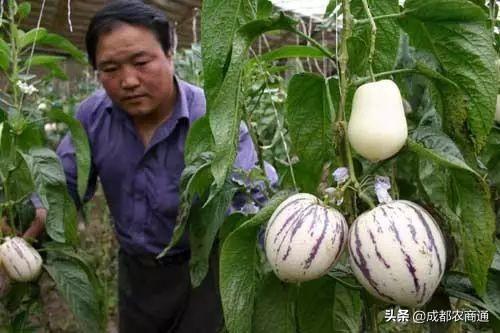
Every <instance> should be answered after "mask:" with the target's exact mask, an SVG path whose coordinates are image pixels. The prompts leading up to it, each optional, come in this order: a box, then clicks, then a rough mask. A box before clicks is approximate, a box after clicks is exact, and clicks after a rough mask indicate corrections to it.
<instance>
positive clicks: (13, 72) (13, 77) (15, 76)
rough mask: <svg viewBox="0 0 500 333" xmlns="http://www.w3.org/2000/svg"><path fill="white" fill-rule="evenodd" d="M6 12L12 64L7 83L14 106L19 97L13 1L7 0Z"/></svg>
mask: <svg viewBox="0 0 500 333" xmlns="http://www.w3.org/2000/svg"><path fill="white" fill-rule="evenodd" d="M7 7H8V12H9V28H10V48H11V54H10V57H11V60H10V62H11V64H12V70H11V73H10V77H9V81H10V83H11V85H12V92H13V95H14V96H13V97H14V103H13V104H14V105H15V106H17V105H18V101H19V96H18V91H19V88H18V87H17V86H16V84H17V81H18V75H19V73H18V67H17V65H18V64H17V62H18V60H17V54H18V50H17V26H16V23H15V20H14V1H13V0H8V4H7Z"/></svg>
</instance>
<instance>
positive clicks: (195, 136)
mask: <svg viewBox="0 0 500 333" xmlns="http://www.w3.org/2000/svg"><path fill="white" fill-rule="evenodd" d="M213 145H214V141H213V137H212V132H211V130H210V124H209V123H208V117H207V116H203V117H201V118H199V119H197V120H196V121H195V122H194V123H193V125H191V128H190V129H189V132H188V135H187V138H186V146H185V151H186V153H185V156H184V160H185V161H186V165H192V164H193V163H194V162H195V160H196V159H197V158H198V157H199V156H200V154H201V153H204V152H208V151H213Z"/></svg>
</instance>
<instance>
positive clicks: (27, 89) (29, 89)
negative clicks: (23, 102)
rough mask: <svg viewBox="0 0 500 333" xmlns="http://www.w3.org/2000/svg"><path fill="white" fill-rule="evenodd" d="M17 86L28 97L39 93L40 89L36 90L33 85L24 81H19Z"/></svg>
mask: <svg viewBox="0 0 500 333" xmlns="http://www.w3.org/2000/svg"><path fill="white" fill-rule="evenodd" d="M16 84H17V86H18V87H19V89H21V91H22V92H23V93H24V94H26V95H31V94H33V93H36V92H38V89H37V88H35V86H34V85H32V84H27V83H26V82H23V81H17V83H16Z"/></svg>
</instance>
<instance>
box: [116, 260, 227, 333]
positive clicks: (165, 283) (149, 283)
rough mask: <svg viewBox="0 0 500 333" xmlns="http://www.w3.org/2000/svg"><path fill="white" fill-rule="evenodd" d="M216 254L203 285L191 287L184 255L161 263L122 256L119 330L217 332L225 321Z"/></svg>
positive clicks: (134, 332) (138, 332)
mask: <svg viewBox="0 0 500 333" xmlns="http://www.w3.org/2000/svg"><path fill="white" fill-rule="evenodd" d="M216 268H217V260H216V258H215V256H213V258H211V264H210V270H209V272H208V274H207V277H206V278H205V280H204V281H203V282H202V284H201V285H200V286H199V287H197V288H194V289H193V288H192V287H191V282H190V281H191V280H190V276H189V261H188V258H185V256H182V255H177V256H175V257H172V258H167V259H166V260H164V261H163V262H162V263H158V262H156V260H154V259H153V258H152V257H151V258H147V257H137V256H130V255H127V254H125V253H123V251H120V254H119V267H118V269H119V280H118V291H119V292H118V297H119V327H120V333H166V332H176V333H177V332H179V333H216V332H218V331H219V330H220V329H221V328H222V326H223V324H222V322H223V319H222V318H223V316H222V307H221V303H220V295H219V291H218V285H217V279H218V276H217V274H218V269H216Z"/></svg>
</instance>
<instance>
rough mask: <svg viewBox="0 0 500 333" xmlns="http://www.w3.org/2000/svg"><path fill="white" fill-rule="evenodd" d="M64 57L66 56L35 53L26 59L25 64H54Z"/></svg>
mask: <svg viewBox="0 0 500 333" xmlns="http://www.w3.org/2000/svg"><path fill="white" fill-rule="evenodd" d="M64 59H66V58H65V57H61V56H53V55H46V54H37V55H34V56H33V57H31V58H28V59H26V61H25V66H28V65H29V64H31V66H39V65H54V64H59V63H61V61H63V60H64Z"/></svg>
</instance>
